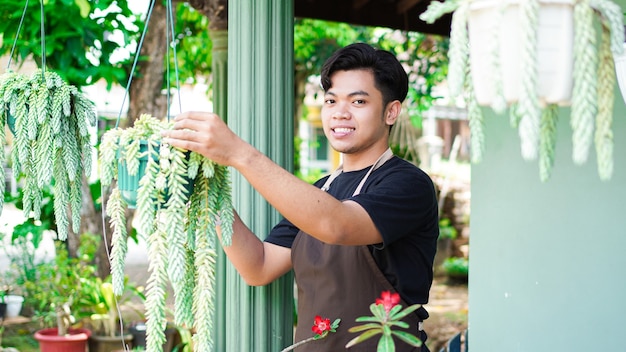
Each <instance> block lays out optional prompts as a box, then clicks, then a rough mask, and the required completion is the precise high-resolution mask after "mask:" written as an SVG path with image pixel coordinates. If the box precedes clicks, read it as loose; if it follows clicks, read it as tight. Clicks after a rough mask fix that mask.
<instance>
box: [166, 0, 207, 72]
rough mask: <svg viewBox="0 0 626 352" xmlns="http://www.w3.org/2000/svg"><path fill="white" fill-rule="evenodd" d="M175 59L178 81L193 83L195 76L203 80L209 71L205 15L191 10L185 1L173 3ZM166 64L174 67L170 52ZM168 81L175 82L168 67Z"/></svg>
mask: <svg viewBox="0 0 626 352" xmlns="http://www.w3.org/2000/svg"><path fill="white" fill-rule="evenodd" d="M175 22H176V26H175V29H174V32H175V33H176V38H175V39H176V40H175V44H176V56H177V59H178V61H177V62H176V63H177V65H178V69H179V71H178V72H179V77H178V79H179V80H180V81H181V82H189V83H196V82H197V81H198V79H199V78H203V79H206V80H207V81H208V80H209V78H210V75H211V72H212V70H211V62H212V60H213V59H212V56H213V55H212V49H213V42H212V41H211V38H210V37H209V30H208V28H209V19H208V18H207V17H206V16H204V15H203V14H201V13H200V12H198V11H197V10H195V9H194V8H193V7H191V5H189V3H187V2H182V3H180V4H178V5H177V6H176V19H175ZM169 60H170V62H171V63H170V67H174V56H173V55H171V56H170V58H169ZM168 78H169V82H176V76H175V72H174V70H171V71H170V77H168Z"/></svg>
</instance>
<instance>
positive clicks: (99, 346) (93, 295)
mask: <svg viewBox="0 0 626 352" xmlns="http://www.w3.org/2000/svg"><path fill="white" fill-rule="evenodd" d="M124 281H125V285H124V287H125V291H124V294H123V295H121V296H115V294H114V293H113V285H112V284H111V282H110V276H109V277H108V278H107V280H104V281H103V280H102V279H100V278H96V279H95V280H85V281H83V285H84V286H85V292H86V293H87V294H86V296H85V297H84V300H83V302H82V303H81V306H85V307H87V309H86V311H87V312H88V313H87V314H89V313H92V314H91V315H90V316H89V318H88V320H89V323H90V325H89V326H90V330H91V332H92V333H91V336H90V337H89V351H90V352H110V351H113V350H117V349H120V348H122V349H123V348H124V347H125V346H127V345H129V344H130V343H131V342H132V340H133V335H132V334H130V332H129V331H127V330H126V328H125V327H124V326H123V321H122V316H121V315H122V305H123V304H124V303H126V302H129V301H130V300H131V299H132V298H133V297H137V298H139V299H140V300H141V301H143V300H144V299H145V297H144V295H143V292H142V290H143V288H141V287H140V288H137V287H135V286H134V285H132V284H130V283H128V277H125V280H124Z"/></svg>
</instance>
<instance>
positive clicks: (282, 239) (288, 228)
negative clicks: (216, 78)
mask: <svg viewBox="0 0 626 352" xmlns="http://www.w3.org/2000/svg"><path fill="white" fill-rule="evenodd" d="M299 231H300V229H298V228H297V227H296V226H295V225H294V224H292V223H291V222H290V221H289V220H287V219H283V220H281V221H280V222H279V223H278V224H276V226H274V228H272V231H270V234H269V235H268V236H267V238H266V239H265V242H268V243H272V244H275V245H277V246H281V247H287V248H291V245H292V244H293V241H294V240H295V238H296V235H297V234H298V232H299Z"/></svg>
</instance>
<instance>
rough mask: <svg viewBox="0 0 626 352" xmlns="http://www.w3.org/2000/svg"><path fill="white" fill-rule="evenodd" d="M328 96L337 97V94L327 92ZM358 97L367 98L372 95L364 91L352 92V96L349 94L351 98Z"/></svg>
mask: <svg viewBox="0 0 626 352" xmlns="http://www.w3.org/2000/svg"><path fill="white" fill-rule="evenodd" d="M326 95H332V96H337V94H335V93H333V92H332V91H330V90H329V91H327V92H326ZM358 95H365V96H369V95H370V94H369V93H368V92H366V91H364V90H357V91H355V92H352V93H350V94H348V96H349V97H354V96H358Z"/></svg>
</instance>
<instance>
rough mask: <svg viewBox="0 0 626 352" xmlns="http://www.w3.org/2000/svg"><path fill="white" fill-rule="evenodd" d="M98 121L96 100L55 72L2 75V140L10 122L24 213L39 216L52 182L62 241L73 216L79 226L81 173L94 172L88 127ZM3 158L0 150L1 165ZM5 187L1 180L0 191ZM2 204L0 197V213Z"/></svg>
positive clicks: (2, 142) (0, 174)
mask: <svg viewBox="0 0 626 352" xmlns="http://www.w3.org/2000/svg"><path fill="white" fill-rule="evenodd" d="M95 123H96V111H95V106H94V104H93V102H91V101H90V100H88V99H87V98H86V97H85V96H84V95H83V94H82V93H81V92H79V91H78V89H77V88H76V87H74V86H71V85H68V84H67V83H66V82H65V81H63V79H62V78H61V77H60V76H59V75H58V74H56V73H54V72H52V71H49V70H48V71H45V72H42V70H38V71H36V72H34V73H33V74H32V75H30V76H27V75H24V74H21V73H17V72H13V71H7V72H6V73H4V74H2V75H1V76H0V125H1V126H2V128H0V145H5V142H6V135H5V128H4V126H5V124H8V125H9V128H10V130H11V132H12V133H13V135H14V138H13V148H12V152H11V162H12V167H13V174H14V175H21V177H22V180H23V184H24V185H23V192H24V196H23V202H24V207H23V211H24V214H26V216H29V217H32V218H34V219H35V220H39V218H40V215H41V206H42V200H43V199H44V197H43V187H44V186H45V185H49V184H52V185H53V187H52V191H53V195H54V215H55V219H56V224H57V234H58V238H59V239H60V240H65V239H66V238H67V234H68V230H69V226H70V221H71V225H72V229H73V231H74V232H78V231H79V227H80V209H81V205H82V196H81V182H82V175H83V174H85V175H89V174H90V171H91V148H92V147H91V142H90V134H89V131H88V127H89V126H90V125H91V126H93V125H95ZM4 158H5V156H4V153H0V164H2V165H3V164H4V161H5V160H4ZM0 179H1V180H4V168H0ZM4 187H5V183H4V182H1V183H0V192H1V193H4ZM2 205H3V203H2V197H0V213H1V212H2ZM68 208H69V210H70V213H71V215H68ZM70 218H71V219H70Z"/></svg>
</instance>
